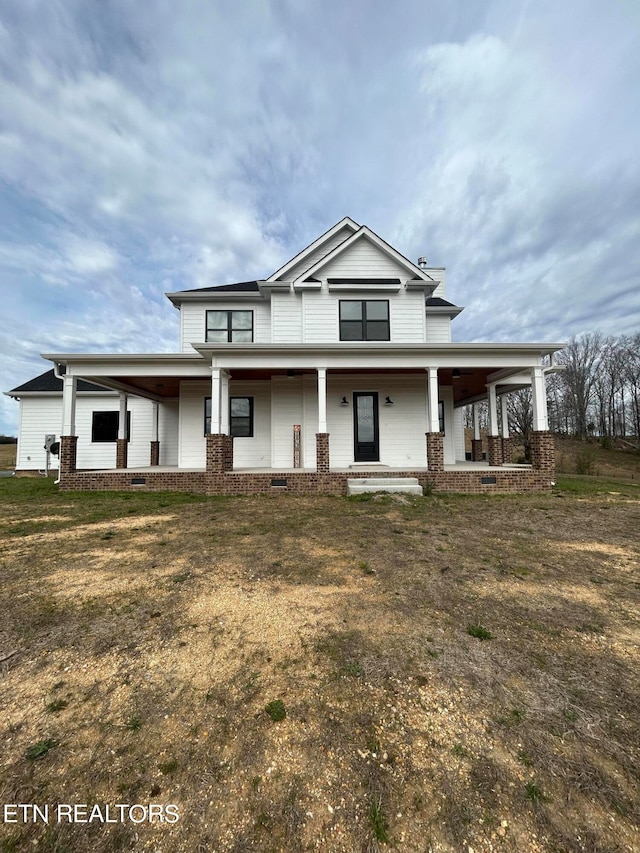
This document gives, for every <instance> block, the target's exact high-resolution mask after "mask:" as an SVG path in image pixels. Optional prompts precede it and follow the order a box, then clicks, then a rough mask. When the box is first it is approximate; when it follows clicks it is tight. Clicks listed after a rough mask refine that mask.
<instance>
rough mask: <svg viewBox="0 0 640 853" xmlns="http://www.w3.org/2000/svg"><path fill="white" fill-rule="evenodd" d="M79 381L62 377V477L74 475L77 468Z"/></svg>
mask: <svg viewBox="0 0 640 853" xmlns="http://www.w3.org/2000/svg"><path fill="white" fill-rule="evenodd" d="M77 390H78V379H77V377H75V376H69V375H68V374H65V375H64V376H63V377H62V434H61V435H60V469H59V472H60V477H62V475H63V474H73V473H74V472H75V470H76V466H77V455H78V436H77V435H76V393H77Z"/></svg>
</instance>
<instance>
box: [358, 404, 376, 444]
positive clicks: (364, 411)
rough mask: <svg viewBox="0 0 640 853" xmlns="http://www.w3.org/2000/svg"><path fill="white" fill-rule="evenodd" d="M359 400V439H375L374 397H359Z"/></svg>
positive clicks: (362, 440) (366, 440) (365, 440)
mask: <svg viewBox="0 0 640 853" xmlns="http://www.w3.org/2000/svg"><path fill="white" fill-rule="evenodd" d="M356 399H357V401H358V441H359V442H373V441H375V429H374V422H373V397H357V398H356Z"/></svg>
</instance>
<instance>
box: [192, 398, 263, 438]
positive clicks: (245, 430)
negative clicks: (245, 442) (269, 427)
mask: <svg viewBox="0 0 640 853" xmlns="http://www.w3.org/2000/svg"><path fill="white" fill-rule="evenodd" d="M204 432H205V435H206V434H207V433H210V432H211V397H205V398H204ZM229 435H233V436H235V437H236V438H251V437H252V436H253V397H229Z"/></svg>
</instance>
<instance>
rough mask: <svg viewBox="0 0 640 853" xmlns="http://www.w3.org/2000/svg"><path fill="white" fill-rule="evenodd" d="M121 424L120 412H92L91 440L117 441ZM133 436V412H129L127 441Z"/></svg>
mask: <svg viewBox="0 0 640 853" xmlns="http://www.w3.org/2000/svg"><path fill="white" fill-rule="evenodd" d="M119 426H120V412H119V411H117V410H112V411H109V412H92V413H91V441H92V442H93V443H94V444H100V443H106V442H108V441H116V439H117V438H118V429H119ZM130 436H131V412H127V441H129V440H130Z"/></svg>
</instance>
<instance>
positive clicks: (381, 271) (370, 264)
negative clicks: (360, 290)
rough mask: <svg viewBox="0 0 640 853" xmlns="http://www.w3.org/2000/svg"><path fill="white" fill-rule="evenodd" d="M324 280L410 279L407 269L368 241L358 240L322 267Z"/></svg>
mask: <svg viewBox="0 0 640 853" xmlns="http://www.w3.org/2000/svg"><path fill="white" fill-rule="evenodd" d="M320 273H321V275H322V278H349V277H350V276H354V277H357V278H400V279H402V280H404V279H406V278H409V277H410V276H409V274H408V272H407V269H406V267H404V266H402V265H401V264H399V263H397V262H396V261H394V260H392V259H391V258H390V257H389V256H388V255H387V254H385V253H384V252H382V251H381V250H380V249H378V247H377V246H374V245H373V244H371V243H369V242H368V241H367V240H364V239H362V240H358V241H357V242H356V243H354V244H353V245H352V246H350V247H349V248H348V249H345V250H344V251H343V252H342V253H341V254H340V255H338V257H337V258H336V259H335V260H333V261H329V263H328V264H327V265H326V266H324V267H322V270H321V271H320V272H319V274H318V276H320Z"/></svg>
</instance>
